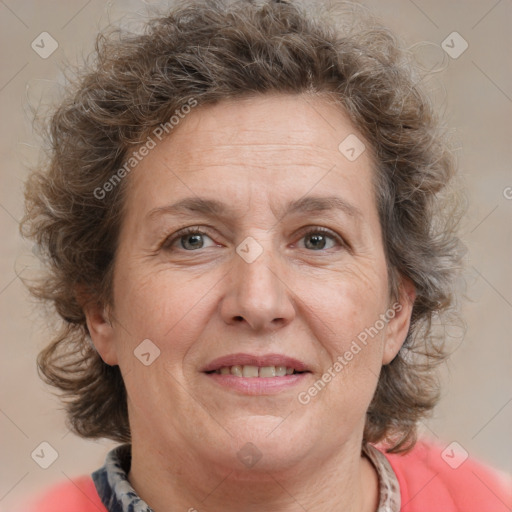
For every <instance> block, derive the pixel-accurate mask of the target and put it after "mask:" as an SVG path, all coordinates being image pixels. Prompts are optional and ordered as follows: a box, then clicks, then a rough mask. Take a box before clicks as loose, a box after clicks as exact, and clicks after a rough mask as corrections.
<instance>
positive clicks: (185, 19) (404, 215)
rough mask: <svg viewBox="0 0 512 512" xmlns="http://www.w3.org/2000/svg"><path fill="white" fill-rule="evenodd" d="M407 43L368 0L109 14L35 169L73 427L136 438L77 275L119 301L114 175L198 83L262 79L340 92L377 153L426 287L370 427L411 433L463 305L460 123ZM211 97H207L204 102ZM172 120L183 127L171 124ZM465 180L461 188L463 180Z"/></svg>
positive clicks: (240, 88)
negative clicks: (452, 315)
mask: <svg viewBox="0 0 512 512" xmlns="http://www.w3.org/2000/svg"><path fill="white" fill-rule="evenodd" d="M414 69H415V68H414V63H413V61H412V59H411V56H410V53H409V52H408V51H407V50H406V49H405V48H404V45H403V43H401V41H400V40H399V39H398V38H397V37H396V35H394V34H392V33H391V32H390V31H389V30H388V29H387V28H385V27H383V26H382V25H381V24H380V22H378V20H377V19H376V18H375V17H374V16H373V15H371V14H370V13H368V12H367V11H366V10H365V9H364V8H362V7H361V6H360V5H357V4H351V3H345V2H343V3H339V4H338V5H337V6H335V7H333V6H328V5H322V4H318V3H315V4H314V11H313V10H311V9H310V8H309V6H305V5H302V4H298V3H296V2H291V1H290V2H285V1H278V0H273V1H272V0H267V1H247V0H246V1H227V0H225V1H224V0H213V1H212V0H210V1H207V0H202V1H186V2H183V1H182V2H179V3H177V4H176V5H175V7H173V8H172V10H171V11H170V12H167V13H166V14H163V15H159V16H157V17H155V18H152V19H151V20H149V21H148V22H147V23H146V24H145V29H144V30H143V31H142V32H141V33H133V32H128V31H124V30H122V29H120V28H114V29H109V30H108V31H105V32H104V33H103V34H100V35H99V36H98V38H97V40H96V46H95V53H94V58H93V59H92V60H91V61H89V63H88V64H84V65H83V66H82V67H81V68H80V70H79V73H78V74H77V76H75V77H74V78H73V80H71V81H70V83H69V85H68V91H69V92H68V95H67V96H66V97H65V98H64V99H63V100H62V101H60V103H59V105H58V106H57V107H56V108H55V110H54V112H53V114H52V116H51V119H50V122H49V123H48V129H47V133H48V135H49V137H48V142H49V145H48V151H49V152H48V158H47V159H46V161H45V163H44V164H43V165H41V166H40V167H39V168H38V169H36V170H34V171H33V172H32V174H31V176H30V177H29V179H28V181H27V184H26V215H25V218H24V219H23V222H22V233H23V234H24V235H25V236H27V237H30V238H32V239H33V240H34V241H35V242H36V244H37V245H38V247H39V252H40V254H41V257H42V258H43V259H44V261H45V263H46V274H45V275H44V276H43V277H42V279H41V280H40V281H38V282H37V283H32V284H30V285H29V286H30V289H31V291H32V293H33V294H34V295H35V296H36V297H38V298H39V299H43V300H44V301H46V302H47V303H49V304H52V305H53V306H54V308H55V309H56V311H57V313H58V314H59V315H60V317H61V318H62V320H63V322H62V329H61V330H60V331H59V332H58V333H56V336H55V338H54V339H53V340H52V341H51V343H50V344H49V345H48V346H47V347H46V348H45V349H44V350H42V351H41V353H40V354H39V357H38V367H39V370H40V373H41V374H42V377H43V378H44V379H45V380H46V382H47V383H49V384H51V385H53V386H55V387H57V388H58V389H59V390H61V395H62V399H63V401H64V403H65V407H66V410H67V414H68V423H69V426H70V428H71V429H72V430H73V431H74V432H75V433H77V434H78V435H80V436H82V437H90V438H98V437H106V438H110V439H113V440H117V441H119V442H127V441H130V427H129V421H128V412H127V401H126V400H127V397H126V390H125V386H124V383H123V379H122V376H121V372H120V370H119V367H118V366H109V365H107V364H106V363H104V361H103V360H102V359H101V358H100V356H99V355H98V353H97V352H96V350H95V349H94V347H93V346H92V343H91V340H90V337H89V333H88V329H87V325H86V320H85V315H84V311H83V307H82V305H83V304H82V302H83V301H82V300H81V299H80V294H79V293H78V290H81V289H82V290H83V289H84V287H86V288H87V289H88V294H89V296H91V297H92V300H95V301H98V303H100V304H107V305H108V304H111V301H112V293H111V291H112V290H111V288H112V286H111V285H112V274H113V266H114V262H115V255H116V244H117V239H118V233H119V226H120V222H121V219H122V213H123V204H124V203H123V197H124V190H125V188H126V182H127V181H128V180H129V177H128V178H125V179H123V180H120V181H119V183H118V184H117V186H112V187H109V188H108V197H106V198H105V197H99V194H98V190H100V189H101V190H102V191H103V192H102V193H101V195H102V196H105V195H106V194H105V190H107V189H106V188H105V183H107V182H108V181H109V180H111V179H112V176H114V175H115V174H116V172H119V169H121V168H122V167H123V165H126V162H127V159H129V158H130V156H131V155H132V151H133V149H134V148H136V147H138V145H140V144H141V143H143V142H144V141H145V140H147V137H148V135H149V134H150V133H151V132H152V130H154V129H155V127H158V126H159V125H161V124H162V123H165V122H166V121H168V120H169V119H170V118H171V116H172V115H173V114H174V113H175V112H176V111H177V110H179V108H180V107H181V106H182V105H184V104H186V103H187V102H188V101H189V100H190V99H191V98H193V99H194V100H195V101H196V102H197V104H198V105H199V106H201V105H206V104H212V103H216V102H219V101H222V100H225V99H228V98H229V99H231V98H242V97H247V96H248V95H256V94H266V93H283V94H312V95H328V96H329V97H335V98H336V101H337V102H338V103H339V105H341V106H342V107H343V108H344V110H345V112H346V113H347V114H348V115H349V117H350V119H351V121H352V122H353V124H354V125H355V126H356V127H357V129H358V130H359V132H360V133H361V134H362V135H363V136H364V137H365V139H366V142H367V143H368V145H369V147H370V148H371V149H372V151H373V153H374V155H375V160H376V164H375V169H374V173H373V177H374V184H375V196H376V204H377V207H378V213H379V217H380V222H381V226H382V232H383V244H384V247H385V253H386V258H387V264H388V269H389V283H390V294H391V295H392V296H395V297H397V296H398V290H399V277H400V276H404V277H406V278H408V279H410V280H411V281H412V283H413V284H414V287H415V290H416V299H415V302H414V307H413V311H412V317H411V324H410V329H409V333H408V335H407V338H406V340H405V343H404V345H403V347H402V349H401V350H400V352H399V354H398V355H397V356H396V357H395V359H394V360H393V361H392V362H391V363H390V364H388V365H386V366H384V367H383V368H382V372H381V375H380V378H379V382H378V386H377V390H376V392H375V395H374V397H373V400H372V402H371V405H370V407H369V409H368V411H367V421H366V426H365V431H364V440H365V441H367V442H373V443H376V442H379V441H386V442H387V443H388V451H390V452H399V451H406V450H407V449H409V448H411V447H412V445H413V444H414V442H415V439H416V426H417V423H418V421H419V420H420V419H421V418H422V417H424V416H425V414H426V413H427V412H429V411H430V410H431V409H432V408H433V406H434V405H435V403H436V402H437V400H438V397H439V385H438V381H437V379H436V374H435V373H433V372H432V368H433V367H434V366H435V364H437V363H439V362H440V361H442V360H443V358H444V357H445V355H446V348H445V346H444V343H443V339H442V336H441V337H439V336H435V335H434V329H433V325H432V323H433V320H435V319H436V318H437V317H438V316H439V315H440V314H441V313H443V314H445V313H446V312H448V311H450V310H451V309H453V303H454V284H453V282H454V281H453V278H454V272H455V270H456V269H457V268H458V267H459V266H460V265H459V264H460V260H461V251H460V247H461V243H460V241H459V238H458V237H457V235H456V227H457V223H458V219H459V218H460V213H458V212H457V207H456V205H457V204H459V202H458V201H455V202H454V199H453V198H454V197H456V196H454V195H453V194H454V193H455V189H454V188H452V189H450V187H447V184H448V183H449V182H451V180H452V177H453V176H454V172H455V159H454V156H453V154H452V152H451V151H450V148H449V143H448V136H447V134H446V130H445V129H444V127H443V123H442V122H441V120H440V118H439V116H438V115H436V112H435V109H434V107H433V105H432V103H431V101H430V100H429V97H428V94H427V93H426V92H425V91H424V90H422V85H421V80H420V79H418V75H417V74H416V72H415V70H414ZM198 108H199V107H198ZM169 136H172V133H171V134H170V135H169ZM448 192H450V194H448Z"/></svg>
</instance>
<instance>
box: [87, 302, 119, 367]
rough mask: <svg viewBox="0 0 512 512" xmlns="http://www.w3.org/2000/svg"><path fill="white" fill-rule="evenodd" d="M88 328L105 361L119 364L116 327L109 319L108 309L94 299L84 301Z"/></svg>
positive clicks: (110, 363)
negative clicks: (116, 347) (115, 336)
mask: <svg viewBox="0 0 512 512" xmlns="http://www.w3.org/2000/svg"><path fill="white" fill-rule="evenodd" d="M82 309H83V311H84V314H85V317H86V322H87V328H88V330H89V335H90V336H91V340H92V343H93V345H94V347H95V348H96V350H97V351H98V353H99V355H100V356H101V358H102V359H103V361H104V362H105V363H106V364H108V365H110V366H114V365H116V364H118V361H117V354H116V350H115V339H114V328H113V326H112V323H111V321H110V320H109V316H108V310H107V308H105V307H104V306H103V305H101V304H99V303H98V302H97V301H94V300H87V301H86V302H84V303H82Z"/></svg>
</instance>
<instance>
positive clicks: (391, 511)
mask: <svg viewBox="0 0 512 512" xmlns="http://www.w3.org/2000/svg"><path fill="white" fill-rule="evenodd" d="M363 453H364V454H365V455H366V456H367V457H368V459H369V460H370V461H371V463H372V464H373V465H374V467H375V469H376V470H377V473H378V475H379V487H380V491H379V494H380V498H379V507H378V509H377V512H399V511H400V487H399V484H398V480H397V478H396V475H395V473H394V471H393V468H392V467H391V465H390V464H389V462H388V460H387V459H386V457H385V456H384V454H383V453H382V452H380V451H379V450H377V448H375V447H374V446H372V445H370V444H367V445H366V446H364V447H363ZM131 460H132V457H131V445H129V444H123V445H120V446H117V447H116V448H114V449H113V450H111V451H110V452H109V453H108V455H107V458H106V460H105V465H104V466H103V467H101V468H100V469H98V470H97V471H95V472H94V473H92V475H91V476H92V479H93V481H94V485H95V486H96V490H97V491H98V495H99V497H100V498H101V501H102V502H103V504H104V505H105V507H106V508H107V510H108V511H109V512H154V511H153V509H152V508H151V507H150V506H149V505H148V504H147V503H146V502H145V501H143V500H142V499H140V498H139V496H138V495H137V493H136V492H135V490H134V489H133V487H132V486H131V484H130V482H129V481H128V473H129V472H130V466H131Z"/></svg>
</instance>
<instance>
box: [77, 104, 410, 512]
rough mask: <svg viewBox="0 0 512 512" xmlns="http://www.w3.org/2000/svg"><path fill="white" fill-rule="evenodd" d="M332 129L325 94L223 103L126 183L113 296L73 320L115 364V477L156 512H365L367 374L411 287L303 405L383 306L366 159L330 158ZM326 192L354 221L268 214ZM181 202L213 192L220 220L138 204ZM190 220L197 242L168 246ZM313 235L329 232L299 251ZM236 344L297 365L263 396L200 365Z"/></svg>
mask: <svg viewBox="0 0 512 512" xmlns="http://www.w3.org/2000/svg"><path fill="white" fill-rule="evenodd" d="M349 134H356V135H357V130H356V129H355V128H354V126H353V125H352V124H351V122H350V121H349V119H348V117H347V116H346V114H345V113H344V112H343V111H342V110H341V109H340V108H334V107H333V106H332V105H330V104H329V103H328V102H327V100H326V99H325V98H320V97H311V96H309V97H305V96H287V95H284V96H283V95H279V96H263V97H261V96H260V97H253V98H248V99H244V100H236V101H224V102H221V103H219V104H217V105H213V106H202V107H197V108H196V109H194V110H193V111H192V112H191V113H190V114H188V116H187V117H186V118H185V119H184V120H182V121H181V122H180V124H179V125H178V126H177V127H175V129H174V130H173V132H172V136H171V137H169V138H167V139H164V140H163V141H162V142H161V143H159V144H158V145H157V147H155V148H154V149H152V150H151V151H150V152H149V154H148V155H147V156H146V157H145V158H144V159H143V160H142V161H141V162H140V163H139V164H138V166H137V167H136V168H135V169H134V170H133V171H132V173H131V174H130V175H129V177H128V178H126V179H128V180H129V183H128V189H127V196H126V210H125V217H124V219H123V224H122V229H121V233H120V240H119V248H118V253H117V257H116V266H115V273H114V300H113V305H111V307H105V308H101V307H96V306H92V305H91V306H88V308H87V311H86V315H87V321H88V327H89V330H90V333H91V336H92V339H93V342H94V345H95V346H96V348H97V350H98V352H99V353H100V355H101V357H102V358H103V360H104V361H105V362H106V363H108V364H110V365H115V364H118V365H119V366H120V368H121V371H122V374H123V378H124V380H125V384H126V388H127V393H128V408H129V417H130V427H131V432H132V441H133V446H132V467H131V471H130V475H129V478H130V481H131V482H132V485H133V486H134V488H135V489H136V491H137V492H138V493H139V495H140V496H141V497H142V498H143V499H144V500H145V501H147V502H148V503H149V504H150V506H151V507H152V508H153V509H154V510H155V511H156V512H164V511H166V510H168V509H170V508H172V509H173V510H180V509H181V510H189V509H190V508H196V509H198V510H208V511H211V512H216V511H219V512H220V511H221V510H222V511H224V512H226V511H230V510H245V511H252V510H254V511H256V510H263V509H264V510H267V511H278V510H279V511H296V510H303V508H302V507H304V509H306V510H315V511H324V510H325V511H327V510H347V511H356V510H357V511H360V510H364V511H374V510H376V507H377V501H378V480H377V476H376V473H375V471H374V469H373V467H372V466H371V464H370V463H369V462H368V460H367V459H366V458H365V457H362V456H361V450H360V446H361V440H362V433H363V428H364V422H365V413H366V410H367V408H368V405H369V403H370V401H371V398H372V396H373V393H374V390H375V387H376V385H377V380H378V375H379V371H380V368H381V366H382V365H383V364H387V363H389V362H390V361H391V360H392V359H393V358H394V356H395V355H396V354H397V352H398V350H399V349H400V347H401V345H402V343H403V341H404V339H405V337H406V335H407V331H408V328H409V321H410V314H411V310H412V302H413V300H414V290H413V289H412V287H411V285H410V284H408V283H407V282H404V283H403V286H402V295H401V297H400V298H399V300H400V303H401V305H402V308H401V310H400V311H399V312H397V313H396V315H395V316H394V318H392V319H391V320H390V321H389V322H388V323H387V325H386V326H385V327H384V328H383V329H381V330H380V331H379V333H378V335H376V336H375V337H373V338H371V339H370V342H369V343H368V344H367V345H366V346H364V348H362V350H361V351H360V352H358V353H357V354H356V355H354V357H353V359H352V360H351V361H350V362H349V363H348V364H346V365H345V366H344V367H343V370H342V371H340V372H338V373H337V374H336V377H335V378H333V379H332V380H331V382H329V383H328V384H327V385H326V386H325V388H324V389H322V391H321V392H319V393H318V394H317V395H316V396H315V397H313V398H312V399H311V401H310V402H309V403H308V404H307V405H302V404H301V403H299V401H298V400H297V395H298V394H299V392H301V391H304V390H307V389H308V388H309V387H310V386H311V385H312V384H313V383H314V382H315V381H317V380H318V379H320V378H321V376H322V374H323V373H324V372H325V371H326V370H327V369H328V368H329V367H332V365H333V362H334V361H336V358H337V357H338V356H339V355H342V354H344V353H345V352H346V351H347V350H349V348H350V345H351V343H352V341H353V340H355V339H356V337H357V335H358V334H359V333H361V332H362V331H364V330H365V329H366V328H369V327H371V326H373V325H374V324H375V322H376V320H378V319H379V315H381V314H383V313H384V312H386V311H387V310H389V309H390V308H391V306H392V304H393V303H395V300H394V299H391V298H390V297H389V293H388V280H387V268H386V261H385V255H384V249H383V245H382V237H381V231H380V223H379V219H378V215H377V208H376V204H375V198H374V194H373V188H372V181H371V179H372V160H371V158H372V157H371V155H370V151H369V150H367V151H365V152H363V153H362V154H361V156H359V158H357V159H356V160H355V161H353V162H350V161H349V160H348V159H347V158H345V156H344V155H343V154H341V153H340V151H339V150H338V146H339V144H340V142H341V141H343V140H344V139H345V138H346V137H347V136H348V135H349ZM359 138H360V139H362V137H361V136H359ZM367 147H368V145H367ZM332 195H335V196H337V197H339V198H342V199H343V200H344V201H345V202H347V203H349V204H351V205H352V206H353V207H355V208H357V210H358V211H359V214H357V215H348V214H347V213H344V212H342V211H338V210H333V211H320V212H301V213H295V214H289V215H285V213H286V212H285V206H286V204H287V203H288V202H289V201H293V200H296V199H299V198H302V197H303V196H308V197H311V196H332ZM187 197H205V198H208V199H217V200H220V201H223V202H225V203H226V205H227V207H228V208H229V213H227V215H226V216H225V217H222V218H218V217H215V216H211V215H205V214H204V213H188V214H181V215H180V216H172V215H169V214H158V213H157V214H152V215H149V214H150V212H151V211H153V210H155V209H156V208H160V207H164V206H166V205H169V204H171V203H174V202H176V201H178V200H181V199H184V198H187ZM189 226H197V227H198V230H199V231H203V232H205V233H206V235H205V236H203V237H202V238H199V239H195V238H193V237H192V240H191V237H190V236H188V237H187V236H185V237H184V238H181V239H180V238H179V237H177V238H176V239H174V236H173V235H174V234H175V233H177V232H178V230H180V229H182V228H185V227H189ZM305 228H307V229H305ZM309 228H312V231H313V234H310V235H309V236H305V235H306V233H305V232H306V231H308V230H309ZM315 228H326V229H328V230H330V231H331V233H332V235H333V236H334V238H330V237H329V236H328V237H327V238H326V239H325V242H324V239H321V240H320V242H317V245H316V246H315V245H314V244H313V243H312V242H314V240H313V241H312V238H314V236H315V233H317V232H316V231H314V229H315ZM336 236H338V237H339V238H340V239H341V243H340V242H338V241H337V238H336ZM246 237H252V238H254V239H255V240H256V241H257V242H258V243H259V244H260V246H261V248H262V250H263V252H262V254H261V255H260V256H259V257H258V258H257V259H256V260H255V261H254V262H252V263H247V262H246V261H245V260H244V259H242V258H241V257H240V256H239V255H238V254H237V252H236V248H237V246H238V245H239V244H240V243H241V242H242V241H243V240H244V239H245V238H246ZM173 239H174V240H173ZM166 240H167V242H166V243H164V242H165V241H166ZM187 240H189V241H191V244H189V245H185V247H184V246H183V245H182V244H183V243H185V244H186V243H187ZM201 243H202V244H203V246H202V247H201ZM324 243H325V245H322V244H324ZM194 244H195V245H194ZM191 246H192V249H190V247H191ZM317 247H318V248H317ZM145 339H149V340H151V341H152V343H154V344H155V345H156V346H157V347H158V348H159V350H160V355H159V357H158V358H157V359H156V360H155V361H154V362H153V363H152V364H150V365H149V366H145V365H144V364H142V363H141V362H140V361H139V359H137V358H136V357H135V356H134V350H135V349H136V348H137V346H138V345H139V344H140V343H141V341H142V340H145ZM236 352H246V353H251V354H268V353H278V354H284V355H288V356H291V357H295V358H297V359H299V360H301V361H304V362H305V363H306V364H307V365H308V367H309V369H310V370H311V373H310V374H308V375H307V377H306V379H305V383H304V384H302V383H301V384H300V385H299V386H295V387H294V388H292V389H288V390H285V391H282V392H281V393H279V394H277V395H272V396H268V395H267V396H265V395H260V396H246V395H242V394H240V393H238V392H235V391H232V390H226V389H223V388H221V387H220V386H218V385H217V384H215V383H212V381H211V379H210V378H209V377H207V376H206V375H205V374H204V373H202V372H201V371H200V370H201V368H202V367H203V366H204V365H205V364H207V363H208V362H210V361H212V360H213V359H215V358H217V357H220V356H224V355H227V354H232V353H236ZM248 442H250V443H253V445H255V446H256V447H257V449H258V451H259V452H260V453H261V459H260V460H259V461H258V462H257V464H255V465H254V466H252V467H250V468H249V467H246V466H245V465H244V464H243V463H242V462H241V461H240V459H239V458H238V457H237V452H238V451H239V450H240V449H241V448H242V447H243V446H244V445H245V444H246V443H248ZM171 505H172V507H171Z"/></svg>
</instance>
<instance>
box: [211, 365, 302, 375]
mask: <svg viewBox="0 0 512 512" xmlns="http://www.w3.org/2000/svg"><path fill="white" fill-rule="evenodd" d="M294 371H295V370H294V369H293V368H287V367H286V366H261V367H259V366H254V365H251V364H246V365H239V364H237V365H234V366H231V367H230V366H224V367H222V368H219V369H218V370H216V371H215V373H218V374H220V375H230V374H231V375H235V376H237V377H249V378H252V377H263V378H268V377H284V376H285V375H292V374H293V372H294Z"/></svg>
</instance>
